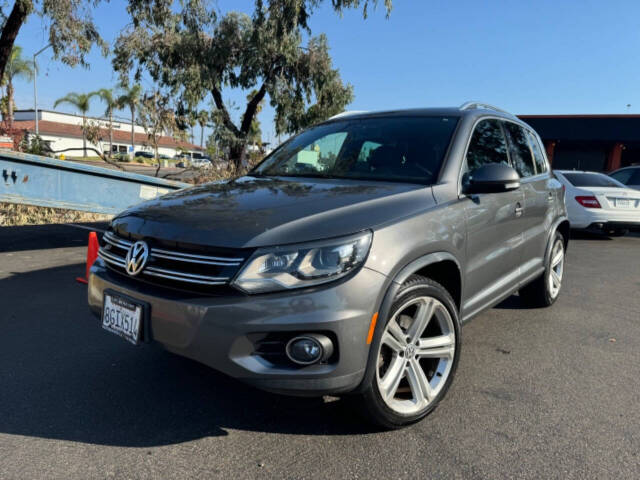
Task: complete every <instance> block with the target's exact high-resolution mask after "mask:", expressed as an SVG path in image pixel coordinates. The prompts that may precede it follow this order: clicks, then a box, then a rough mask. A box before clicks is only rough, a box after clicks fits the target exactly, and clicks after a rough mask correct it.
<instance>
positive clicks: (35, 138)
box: [20, 135, 53, 157]
mask: <svg viewBox="0 0 640 480" xmlns="http://www.w3.org/2000/svg"><path fill="white" fill-rule="evenodd" d="M20 151H22V152H25V153H32V154H34V155H43V156H46V157H52V156H53V152H52V151H51V147H49V145H48V144H47V143H46V142H45V141H44V140H42V138H41V137H40V136H39V135H25V136H24V137H22V140H20Z"/></svg>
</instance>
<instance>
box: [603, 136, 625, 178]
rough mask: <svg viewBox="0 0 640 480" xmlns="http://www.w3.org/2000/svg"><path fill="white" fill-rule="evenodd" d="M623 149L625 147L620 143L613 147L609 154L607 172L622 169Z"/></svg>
mask: <svg viewBox="0 0 640 480" xmlns="http://www.w3.org/2000/svg"><path fill="white" fill-rule="evenodd" d="M623 148H624V145H622V144H621V143H619V142H618V143H614V144H613V146H612V147H611V148H610V149H609V153H608V154H607V167H606V171H607V172H612V171H613V170H617V169H619V168H620V161H621V159H622V149H623Z"/></svg>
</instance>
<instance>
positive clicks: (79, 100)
mask: <svg viewBox="0 0 640 480" xmlns="http://www.w3.org/2000/svg"><path fill="white" fill-rule="evenodd" d="M97 94H98V93H97V92H90V93H76V92H71V93H68V94H67V95H65V96H64V97H62V98H59V99H57V100H56V102H55V103H54V104H53V108H56V107H57V106H58V105H60V104H61V103H68V104H69V105H72V106H74V107H76V108H77V109H78V110H79V111H80V113H81V114H82V149H83V151H84V156H85V157H86V156H87V135H86V133H85V132H86V128H87V112H88V111H89V107H90V105H91V97H94V96H95V95H97Z"/></svg>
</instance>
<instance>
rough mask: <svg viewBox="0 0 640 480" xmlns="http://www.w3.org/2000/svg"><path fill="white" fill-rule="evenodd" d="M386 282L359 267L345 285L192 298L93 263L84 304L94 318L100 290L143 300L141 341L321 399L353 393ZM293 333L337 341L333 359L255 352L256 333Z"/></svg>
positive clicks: (237, 375)
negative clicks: (298, 359) (298, 362)
mask: <svg viewBox="0 0 640 480" xmlns="http://www.w3.org/2000/svg"><path fill="white" fill-rule="evenodd" d="M388 283H389V281H388V279H387V277H385V276H384V275H382V274H380V273H378V272H375V271H373V270H370V269H368V268H362V269H361V270H359V271H358V272H357V273H356V274H355V275H354V276H352V277H350V278H348V279H347V280H344V281H340V282H336V283H335V284H329V285H328V286H324V287H323V288H316V289H313V290H310V289H305V290H300V291H286V292H278V293H272V294H264V295H254V296H245V295H237V296H225V297H195V298H194V297H193V296H188V295H178V294H176V293H175V292H171V291H168V290H166V289H163V288H160V287H154V286H150V285H146V284H143V283H139V282H135V281H133V280H131V279H128V278H126V277H124V276H123V275H120V274H117V273H114V272H112V271H111V270H109V269H107V268H106V267H105V266H104V263H103V262H102V261H101V260H98V261H96V263H95V264H94V266H93V267H92V268H91V274H90V276H89V289H88V300H89V307H90V309H91V311H92V312H93V313H94V314H95V315H96V316H97V317H98V318H100V317H101V314H102V302H103V294H104V291H105V290H106V289H110V290H113V291H115V292H120V293H122V294H124V295H127V296H129V297H132V298H134V299H137V300H140V301H143V302H146V303H148V304H149V305H150V315H149V322H148V325H149V330H150V331H149V332H146V333H147V336H148V337H150V338H151V339H152V341H153V342H158V343H160V344H161V345H162V346H163V347H164V348H166V349H167V350H169V351H171V352H173V353H176V354H178V355H182V356H185V357H188V358H191V359H193V360H196V361H199V362H201V363H204V364H206V365H208V366H210V367H212V368H214V369H216V370H219V371H221V372H223V373H225V374H227V375H230V376H232V377H235V378H237V379H239V380H241V381H244V382H247V383H249V384H252V385H254V386H256V387H259V388H262V389H265V390H269V391H274V392H278V393H285V394H290V395H325V394H332V393H341V392H347V391H350V390H353V389H354V388H356V387H357V386H358V385H359V383H360V382H361V380H362V378H363V375H364V371H365V367H366V363H367V355H368V352H369V346H368V345H367V343H366V339H367V334H368V330H369V324H370V321H371V317H372V315H373V314H374V313H375V312H376V311H377V308H378V306H379V305H380V303H381V301H382V297H383V295H384V292H385V291H386V289H387V286H388ZM294 332H295V333H297V334H299V333H309V332H322V333H326V334H328V335H329V336H330V337H332V338H333V339H334V341H335V342H337V345H335V348H336V349H337V352H338V353H337V355H336V357H335V359H334V360H333V361H330V362H329V363H327V364H317V365H311V366H306V367H299V366H295V365H294V364H293V363H291V364H290V365H287V364H273V363H271V362H270V361H268V360H266V359H265V358H263V357H261V356H259V355H256V354H255V350H256V347H255V338H257V337H260V336H261V334H265V333H272V334H273V333H275V334H283V335H287V334H289V333H291V334H293V333H294ZM149 334H150V335H149Z"/></svg>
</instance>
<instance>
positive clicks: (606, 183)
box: [563, 173, 624, 187]
mask: <svg viewBox="0 0 640 480" xmlns="http://www.w3.org/2000/svg"><path fill="white" fill-rule="evenodd" d="M563 175H564V178H566V179H567V180H569V182H570V183H571V185H573V186H574V187H621V186H624V185H621V184H620V182H617V181H616V180H614V179H613V178H611V177H607V176H606V175H603V174H601V173H563Z"/></svg>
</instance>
